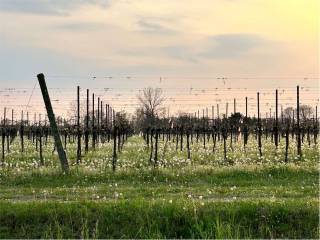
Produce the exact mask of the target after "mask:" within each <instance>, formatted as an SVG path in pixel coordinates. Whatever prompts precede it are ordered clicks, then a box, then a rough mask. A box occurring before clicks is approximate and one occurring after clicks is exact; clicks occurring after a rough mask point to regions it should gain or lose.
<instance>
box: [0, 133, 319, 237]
mask: <svg viewBox="0 0 320 240" xmlns="http://www.w3.org/2000/svg"><path fill="white" fill-rule="evenodd" d="M233 147H234V150H233V151H231V150H230V149H229V152H228V156H229V158H230V159H232V160H233V162H234V164H233V165H227V164H226V163H225V162H224V161H223V159H222V152H221V146H219V147H218V148H217V149H218V150H217V152H216V154H213V153H212V151H211V150H210V149H211V145H210V144H207V149H206V150H204V149H203V148H202V146H201V142H199V144H194V145H193V146H192V149H193V152H192V160H188V159H186V152H185V151H182V152H180V151H177V152H176V150H175V144H174V143H170V144H169V145H168V146H167V147H166V150H165V151H164V146H163V143H162V142H160V146H159V159H160V161H161V162H162V163H165V164H164V165H160V166H158V167H157V168H155V169H154V168H153V167H152V165H149V162H148V161H149V160H148V159H149V152H148V149H147V148H146V147H145V145H144V144H143V141H142V139H141V138H139V137H132V138H130V139H129V141H128V143H126V144H125V146H124V149H123V151H122V152H121V153H120V154H119V159H118V165H117V170H116V172H115V173H114V172H112V170H111V157H110V156H111V154H112V151H111V149H112V144H111V143H105V144H100V146H99V148H97V150H96V151H90V152H89V153H88V154H87V155H85V156H83V161H82V163H81V164H80V165H79V166H77V165H74V164H73V163H74V161H75V149H76V148H75V144H70V145H69V147H68V149H69V152H68V156H69V159H70V162H71V163H72V164H71V171H70V173H69V174H62V173H61V170H60V168H59V165H58V163H59V162H58V160H57V156H56V155H55V154H52V151H51V150H52V143H49V144H48V146H46V147H45V151H44V156H45V166H43V167H39V165H38V157H37V156H38V153H37V152H36V151H35V149H34V146H33V145H32V144H30V143H26V152H25V153H23V154H21V153H20V152H19V141H15V142H14V143H13V145H12V147H11V152H10V153H9V154H8V155H6V165H5V166H4V167H2V168H1V169H0V238H318V237H319V229H318V225H319V212H318V205H319V185H318V183H319V169H318V158H319V151H318V149H317V146H312V147H310V148H309V147H308V146H304V148H303V150H304V155H303V156H302V158H301V159H298V158H296V157H294V154H295V149H294V146H291V147H290V162H289V163H284V162H283V161H282V160H281V156H282V155H283V152H282V151H283V146H282V145H281V146H280V147H279V150H278V151H276V150H275V149H274V147H273V145H271V144H269V143H266V144H265V145H264V152H265V154H264V157H263V158H261V159H259V158H258V157H257V152H256V151H257V149H256V148H255V143H254V141H252V142H251V143H250V144H249V145H248V149H247V154H246V155H245V154H244V153H243V152H241V147H242V145H241V144H240V143H239V144H233Z"/></svg>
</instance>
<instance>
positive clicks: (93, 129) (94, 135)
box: [92, 93, 96, 149]
mask: <svg viewBox="0 0 320 240" xmlns="http://www.w3.org/2000/svg"><path fill="white" fill-rule="evenodd" d="M94 120H95V119H94V93H93V94H92V148H93V149H95V147H96V130H95V126H94Z"/></svg>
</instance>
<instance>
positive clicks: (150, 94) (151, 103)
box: [136, 88, 165, 127]
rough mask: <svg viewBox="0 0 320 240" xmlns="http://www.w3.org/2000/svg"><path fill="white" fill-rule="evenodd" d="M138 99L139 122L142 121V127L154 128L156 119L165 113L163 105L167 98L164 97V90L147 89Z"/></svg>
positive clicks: (137, 112)
mask: <svg viewBox="0 0 320 240" xmlns="http://www.w3.org/2000/svg"><path fill="white" fill-rule="evenodd" d="M137 98H138V101H139V104H140V106H139V108H138V109H137V111H136V114H137V118H136V119H137V121H142V126H146V127H151V126H154V125H155V124H156V119H157V118H158V117H159V116H160V115H161V114H162V113H163V112H164V108H163V107H162V104H163V102H164V101H165V98H164V97H163V92H162V89H160V88H145V89H143V92H142V93H141V94H140V95H138V96H137ZM140 123H141V122H140ZM139 125H141V124H139Z"/></svg>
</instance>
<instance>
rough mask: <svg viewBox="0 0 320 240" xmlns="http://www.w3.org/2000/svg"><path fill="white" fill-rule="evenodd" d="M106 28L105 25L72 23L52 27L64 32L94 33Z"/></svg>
mask: <svg viewBox="0 0 320 240" xmlns="http://www.w3.org/2000/svg"><path fill="white" fill-rule="evenodd" d="M107 26H108V25H107V24H104V23H97V22H73V23H64V24H59V25H55V26H54V27H55V28H57V29H60V30H66V31H95V30H99V29H103V28H106V27H107Z"/></svg>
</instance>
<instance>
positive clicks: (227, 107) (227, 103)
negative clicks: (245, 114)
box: [226, 102, 229, 118]
mask: <svg viewBox="0 0 320 240" xmlns="http://www.w3.org/2000/svg"><path fill="white" fill-rule="evenodd" d="M228 106H229V104H228V102H227V103H226V118H228Z"/></svg>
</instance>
